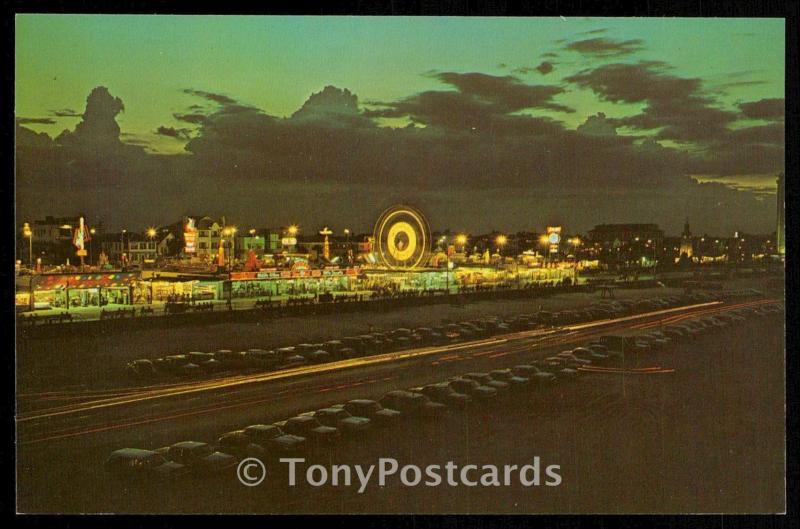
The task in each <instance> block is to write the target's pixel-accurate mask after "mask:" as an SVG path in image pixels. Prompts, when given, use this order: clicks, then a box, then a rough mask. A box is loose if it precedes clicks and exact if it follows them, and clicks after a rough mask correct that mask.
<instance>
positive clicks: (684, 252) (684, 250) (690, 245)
mask: <svg viewBox="0 0 800 529" xmlns="http://www.w3.org/2000/svg"><path fill="white" fill-rule="evenodd" d="M678 255H679V256H680V257H681V258H686V259H691V258H692V256H693V255H694V242H693V241H692V231H691V230H690V229H689V219H686V223H685V224H684V225H683V233H681V247H680V253H679V254H678Z"/></svg>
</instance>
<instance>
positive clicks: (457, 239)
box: [456, 233, 467, 246]
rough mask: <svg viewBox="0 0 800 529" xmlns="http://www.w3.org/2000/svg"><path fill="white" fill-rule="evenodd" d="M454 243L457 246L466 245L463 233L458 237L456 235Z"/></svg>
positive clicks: (465, 237)
mask: <svg viewBox="0 0 800 529" xmlns="http://www.w3.org/2000/svg"><path fill="white" fill-rule="evenodd" d="M456 242H457V243H458V244H459V245H461V246H464V245H465V244H467V236H466V235H464V234H463V233H462V234H460V235H456Z"/></svg>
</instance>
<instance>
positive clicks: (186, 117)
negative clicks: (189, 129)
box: [172, 112, 208, 125]
mask: <svg viewBox="0 0 800 529" xmlns="http://www.w3.org/2000/svg"><path fill="white" fill-rule="evenodd" d="M172 117H174V118H175V119H177V120H178V121H183V122H186V123H192V124H193V125H199V124H201V123H204V122H205V121H206V120H207V119H208V115H206V114H201V113H198V112H195V113H191V112H189V113H185V114H181V113H175V114H172Z"/></svg>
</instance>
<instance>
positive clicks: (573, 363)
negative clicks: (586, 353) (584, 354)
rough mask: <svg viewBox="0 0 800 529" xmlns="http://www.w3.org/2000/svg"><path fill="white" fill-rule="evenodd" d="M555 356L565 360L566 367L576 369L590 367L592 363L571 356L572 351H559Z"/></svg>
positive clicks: (585, 359)
mask: <svg viewBox="0 0 800 529" xmlns="http://www.w3.org/2000/svg"><path fill="white" fill-rule="evenodd" d="M556 356H558V357H559V358H564V359H566V360H567V367H571V368H574V369H577V368H579V367H586V366H589V365H592V361H591V360H589V359H587V358H579V357H577V356H575V355H574V354H572V351H561V352H560V353H558V354H557V355H556Z"/></svg>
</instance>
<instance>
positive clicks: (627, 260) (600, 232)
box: [589, 224, 664, 267]
mask: <svg viewBox="0 0 800 529" xmlns="http://www.w3.org/2000/svg"><path fill="white" fill-rule="evenodd" d="M663 243H664V231H663V230H662V229H660V228H659V227H658V225H657V224H599V225H597V226H595V227H594V229H592V230H589V244H590V245H591V252H590V253H592V254H593V255H596V256H597V257H598V259H599V260H600V262H601V263H603V264H605V265H614V266H617V267H637V266H645V265H647V266H652V265H653V264H654V263H656V262H657V261H658V259H659V255H658V254H659V253H661V254H662V255H663V250H660V248H662V244H663Z"/></svg>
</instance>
